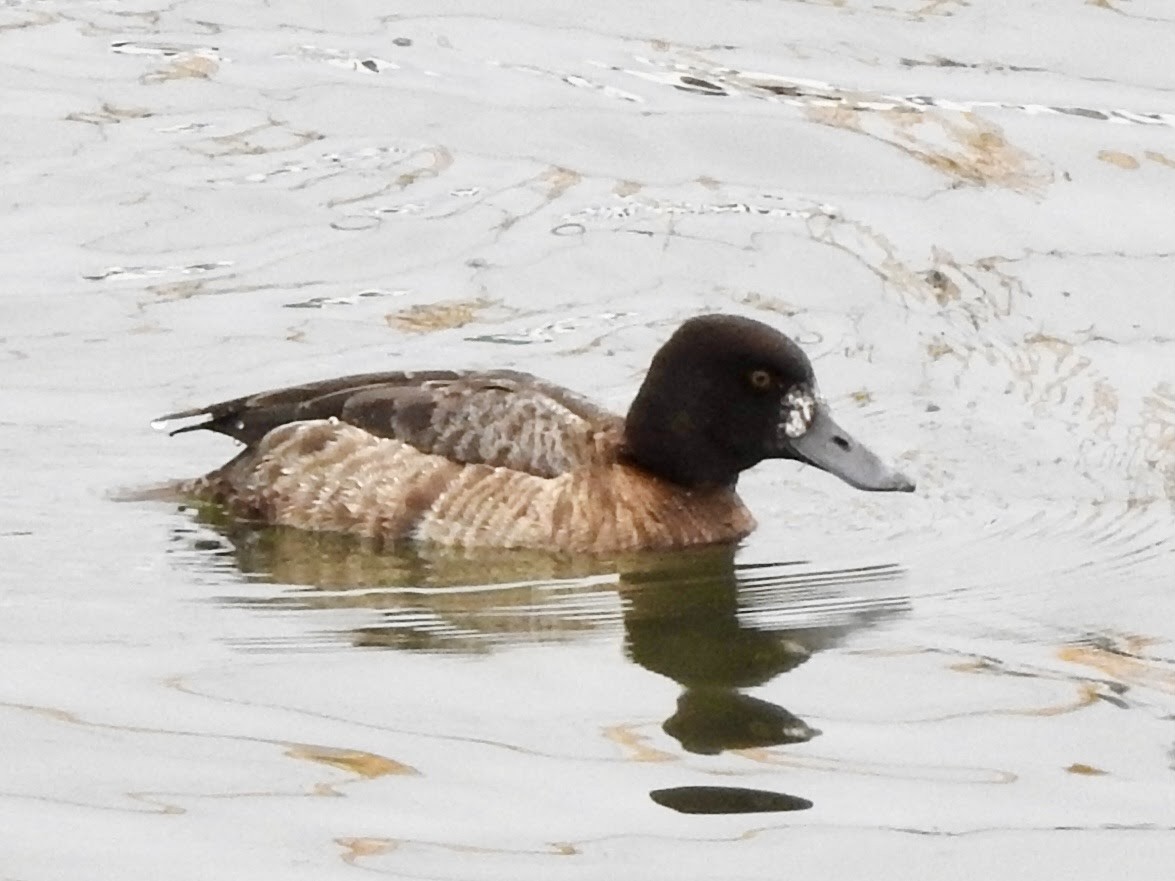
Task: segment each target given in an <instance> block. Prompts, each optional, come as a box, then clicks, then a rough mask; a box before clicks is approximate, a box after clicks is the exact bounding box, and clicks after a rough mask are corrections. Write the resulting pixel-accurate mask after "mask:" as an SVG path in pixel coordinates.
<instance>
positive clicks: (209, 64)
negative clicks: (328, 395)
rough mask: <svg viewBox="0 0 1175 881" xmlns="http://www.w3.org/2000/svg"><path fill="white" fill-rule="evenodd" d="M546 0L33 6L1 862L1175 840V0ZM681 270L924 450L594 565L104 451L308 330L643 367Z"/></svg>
mask: <svg viewBox="0 0 1175 881" xmlns="http://www.w3.org/2000/svg"><path fill="white" fill-rule="evenodd" d="M553 6H554V4H551V3H548V2H542V3H539V2H533V3H527V2H512V3H510V4H507V6H506V7H505V8H499V9H496V10H495V11H494V12H493V13H492V15H491V14H487V13H486V11H485V4H462V3H440V4H438V3H428V4H414V3H411V4H396V5H388V4H377V3H371V2H362V0H356V2H351V3H346V4H319V3H293V2H291V3H283V4H274V5H269V6H265V5H261V4H253V3H215V2H198V0H193V2H178V3H173V4H170V5H161V4H158V3H152V2H142V3H127V2H115V0H108V2H89V3H65V2H52V0H46V2H37V3H28V2H25V3H22V2H8V3H4V4H2V5H0V74H2V80H0V81H2V82H3V84H4V85H3V92H2V95H3V98H2V103H0V124H2V131H3V135H2V137H0V175H2V176H3V187H2V190H0V192H2V193H3V196H4V199H5V204H6V205H7V210H6V211H4V212H3V214H2V215H0V224H2V225H3V226H2V228H0V232H2V235H0V255H2V265H3V267H4V270H3V273H4V274H3V278H4V284H3V285H2V286H0V376H2V377H3V378H2V380H0V396H2V397H0V401H2V404H3V414H4V415H3V416H0V452H2V453H3V456H4V461H5V462H7V463H8V464H7V467H6V468H5V469H4V471H3V475H4V480H3V481H0V502H2V504H0V579H2V586H0V666H2V668H3V669H4V670H5V671H6V675H5V676H3V677H0V716H2V728H0V732H2V733H0V751H2V752H3V755H4V761H3V762H0V830H3V831H2V832H0V877H3V878H12V879H20V881H29V879H38V881H40V879H74V878H78V877H118V878H122V879H132V878H144V879H148V878H149V879H157V878H159V877H168V878H173V879H183V878H208V877H247V878H253V879H260V878H268V877H280V878H282V879H283V881H291V879H296V878H303V877H304V878H314V879H322V878H324V877H333V876H335V875H337V876H339V877H343V876H348V877H350V876H354V874H355V872H356V870H357V869H364V870H367V871H371V872H378V873H381V874H385V875H389V876H392V877H407V878H501V879H510V881H519V879H527V878H536V879H553V878H634V879H635V878H639V879H655V878H669V877H673V878H681V877H695V876H697V875H698V874H701V873H702V872H704V873H705V874H707V875H709V876H713V877H731V878H778V877H780V876H781V875H783V874H784V873H786V874H789V875H795V874H807V875H808V876H817V877H818V876H823V877H829V878H837V879H840V878H870V879H875V878H879V877H881V878H889V877H892V878H909V877H936V878H990V877H993V876H996V877H1003V878H1021V877H1023V878H1042V877H1070V878H1101V877H1106V876H1108V875H1111V874H1112V875H1114V876H1122V877H1130V878H1156V879H1157V878H1166V877H1168V876H1169V872H1170V870H1169V866H1170V865H1171V864H1172V863H1175V797H1173V796H1172V792H1175V787H1173V783H1175V780H1173V776H1175V770H1173V766H1175V725H1173V723H1172V719H1173V718H1175V590H1173V585H1172V580H1173V579H1172V572H1173V571H1175V542H1173V540H1172V527H1173V524H1175V501H1173V500H1175V367H1173V366H1172V365H1175V357H1173V356H1175V308H1173V307H1172V303H1173V302H1175V273H1173V272H1172V230H1173V229H1175V209H1173V208H1172V206H1173V205H1175V97H1173V95H1175V65H1172V64H1171V63H1170V54H1171V48H1170V47H1171V46H1173V45H1175V11H1173V10H1172V9H1170V8H1169V4H1167V3H1164V2H1162V0H1101V2H1096V3H1092V2H1091V3H1084V4H1081V3H1073V4H1055V3H1054V4H1049V3H1038V4H1025V3H1013V2H996V0H975V2H972V3H970V4H965V3H961V2H934V0H930V2H928V0H920V2H904V0H899V2H895V3H891V4H889V5H887V6H876V5H873V4H866V3H860V2H855V0H846V2H837V3H822V4H821V3H804V2H770V3H769V2H759V3H752V2H739V0H714V2H707V3H692V4H688V5H685V6H682V5H676V6H670V5H668V4H657V5H655V6H654V5H652V4H646V5H645V6H647V7H648V8H647V9H646V8H636V7H635V6H634V5H633V4H621V3H603V4H599V3H597V4H594V5H592V6H591V7H590V8H589V7H586V6H583V5H582V4H581V5H577V6H570V5H568V6H566V7H565V8H564V9H562V10H561V11H560V10H557V9H554V8H552V7H553ZM703 310H722V311H733V312H741V313H744V314H749V315H753V316H756V317H759V318H761V319H764V320H767V321H770V322H772V323H773V324H775V325H776V326H777V327H779V328H780V329H782V330H784V331H786V332H788V333H790V334H792V335H793V336H795V337H796V338H797V339H798V340H799V341H800V342H801V343H802V344H803V345H804V346H805V347H806V348H807V350H808V351H809V353H810V354H811V355H812V356H813V358H814V361H815V365H816V370H817V374H818V376H819V378H820V380H821V383H822V387H823V391H824V392H825V393H826V394H827V396H828V397H829V398H830V400H831V401H832V402H833V404H834V406H835V408H836V412H837V414H838V418H839V419H840V421H841V422H842V423H843V424H844V425H845V427H846V428H848V429H849V430H851V431H853V432H854V433H855V434H856V435H857V436H859V437H860V438H861V439H862V440H864V441H866V442H867V443H869V444H870V445H872V446H873V447H875V448H876V449H877V450H878V452H880V453H881V454H882V455H883V456H885V457H888V458H891V459H893V460H895V461H897V462H898V463H899V464H901V466H902V467H903V468H904V469H906V470H908V471H910V472H911V473H913V474H914V475H915V476H916V477H917V478H918V482H919V489H918V492H917V493H916V494H914V495H913V496H894V495H865V494H859V493H855V492H854V491H852V490H851V489H849V488H848V487H846V486H844V485H843V484H840V483H838V482H836V481H834V480H833V479H831V478H829V477H827V476H826V475H822V474H819V473H816V472H813V471H811V470H803V469H801V468H799V467H798V466H795V465H792V464H785V463H769V464H766V465H763V466H760V467H759V468H757V469H755V470H754V471H753V472H751V473H750V474H749V475H747V477H746V478H745V479H744V481H743V485H742V490H743V494H744V497H745V498H746V500H747V501H748V503H749V504H750V506H751V507H752V509H753V510H754V511H755V513H756V515H757V517H758V519H759V521H760V524H761V526H760V529H759V531H758V532H756V533H755V534H754V535H753V536H752V537H751V538H750V539H749V540H748V541H747V542H746V543H745V544H744V546H743V547H741V548H740V549H739V550H738V553H737V555H736V556H735V558H734V560H733V561H730V560H721V559H718V560H715V559H713V558H708V557H707V558H704V559H701V558H699V559H695V558H694V557H690V556H688V555H687V556H686V557H684V558H681V559H674V558H670V559H668V560H656V561H649V560H644V561H632V560H628V561H620V562H619V563H616V564H610V565H605V566H586V565H585V564H583V562H582V561H550V560H535V559H526V560H517V559H515V560H509V561H501V560H491V561H485V560H480V561H474V562H470V561H464V560H461V559H459V558H453V557H450V556H447V555H437V554H435V553H432V552H429V551H422V552H414V553H408V554H405V555H403V556H400V557H394V558H388V557H378V556H374V555H371V554H365V553H363V552H362V550H361V549H358V548H355V547H353V546H348V545H347V544H346V543H338V542H331V541H326V542H320V541H317V540H307V539H306V537H304V536H297V535H290V534H289V533H282V532H278V533H255V532H251V531H248V530H238V529H232V528H230V527H228V526H225V525H223V524H222V525H220V526H213V525H210V524H207V523H205V522H203V521H202V520H201V519H200V518H199V517H197V516H196V514H195V513H194V512H191V511H179V510H175V509H174V507H171V506H167V505H161V504H145V503H138V504H128V503H117V502H114V501H112V500H111V497H112V495H113V494H115V493H117V491H119V490H120V489H122V488H126V487H138V486H143V485H146V484H150V483H153V482H157V481H159V480H161V479H164V478H170V477H179V476H189V475H192V474H195V473H198V472H200V471H202V470H205V469H207V468H208V467H211V466H212V465H214V464H218V463H219V462H220V461H222V460H223V459H224V458H225V457H227V456H228V455H229V454H230V453H231V445H230V444H228V443H227V442H224V441H223V440H222V439H217V438H212V437H208V438H199V437H195V436H191V435H188V436H185V437H183V438H177V439H175V440H168V439H166V438H165V437H163V436H161V435H159V434H156V433H153V432H151V430H150V429H149V427H148V423H149V421H150V420H151V419H152V418H153V417H155V416H158V415H159V414H161V413H163V412H167V411H169V410H172V409H175V408H177V407H180V406H185V405H188V404H192V403H202V402H206V401H211V400H216V399H219V398H222V397H227V396H229V395H233V394H237V393H243V392H247V391H252V390H255V389H261V388H266V387H271V386H275V385H281V384H287V383H291V382H295V381H299V380H306V379H316V378H321V377H326V376H330V375H335V374H342V373H351V372H360V371H365V370H374V369H391V368H396V367H411V366H419V367H427V366H450V365H453V366H470V367H490V366H502V367H514V368H518V369H523V370H529V371H532V372H535V373H539V374H542V375H543V376H546V377H548V378H550V379H553V380H556V381H559V382H563V383H565V384H567V385H569V386H571V387H573V388H575V389H577V390H579V391H581V392H584V393H588V394H590V395H592V396H594V397H595V398H597V399H599V400H600V401H602V402H605V403H607V404H609V405H611V406H614V407H616V408H617V409H623V408H624V407H625V406H626V405H627V402H628V400H629V398H630V396H631V394H632V393H633V391H634V390H635V387H636V384H637V383H638V381H639V378H640V376H641V375H642V373H643V370H644V368H645V365H646V364H647V362H648V359H649V357H650V355H651V353H652V351H653V350H654V349H655V348H656V346H657V345H658V344H659V343H660V341H662V340H663V339H664V338H665V337H666V335H667V334H668V333H669V332H670V331H671V329H672V328H673V327H674V326H676V324H678V323H679V322H680V321H681V320H682V319H683V318H685V317H687V316H689V315H691V314H695V313H697V312H699V311H703ZM683 569H684V570H685V571H684V574H683V572H682V571H681V570H683ZM667 570H668V571H669V574H666V573H667ZM699 572H700V573H702V575H701V576H699V575H698V573H699ZM650 580H651V582H652V583H650ZM695 787H711V789H708V790H705V791H703V792H702V793H701V794H700V795H699V794H698V792H697V790H696V789H692V788H695ZM731 789H734V790H738V791H736V792H735V793H733V794H732V793H731V792H730V791H729V790H731ZM739 791H741V792H739ZM748 791H753V792H751V794H748ZM807 803H810V807H808V806H807ZM667 805H675V806H676V807H678V808H683V807H684V808H687V809H705V810H727V811H731V810H736V809H740V808H743V809H745V808H747V807H760V808H763V807H774V808H780V807H788V808H793V809H795V808H798V809H795V810H788V811H785V812H769V813H749V814H738V813H728V814H708V815H705V816H693V815H688V814H683V813H680V812H678V810H674V809H672V807H670V806H667ZM699 806H700V807H699Z"/></svg>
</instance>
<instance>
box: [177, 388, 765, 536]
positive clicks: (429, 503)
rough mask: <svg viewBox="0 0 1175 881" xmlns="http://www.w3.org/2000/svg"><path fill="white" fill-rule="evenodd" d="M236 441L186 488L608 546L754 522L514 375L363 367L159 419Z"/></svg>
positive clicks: (386, 522) (335, 517) (596, 414)
mask: <svg viewBox="0 0 1175 881" xmlns="http://www.w3.org/2000/svg"><path fill="white" fill-rule="evenodd" d="M201 415H203V416H207V417H208V418H207V420H206V421H204V422H202V423H199V424H198V425H193V426H190V428H186V429H181V430H191V429H194V428H206V429H209V430H212V431H217V432H220V433H223V434H227V435H230V436H232V437H235V438H236V439H238V440H241V441H243V442H244V443H245V444H246V445H247V446H246V449H245V450H244V451H243V452H242V453H241V454H240V455H239V456H237V457H236V458H235V459H233V460H232V461H231V462H229V463H228V464H226V465H225V466H224V467H222V468H219V469H217V470H216V471H213V472H211V473H210V474H208V475H205V476H204V477H201V478H197V479H196V480H193V481H189V482H187V483H186V484H184V485H183V486H182V490H183V491H184V492H186V493H190V494H193V495H196V496H198V497H201V498H205V499H209V500H213V501H216V502H218V503H221V504H223V505H225V506H226V507H227V508H228V509H229V510H230V511H231V512H232V513H234V514H235V515H237V516H241V517H246V518H249V519H255V520H261V521H263V522H268V523H276V524H283V525H288V526H294V527H298V528H303V529H314V530H324V531H338V532H349V533H354V534H358V535H364V536H370V537H374V538H378V539H382V540H389V541H395V540H397V539H402V538H414V539H420V540H425V541H436V542H440V543H443V544H453V545H465V546H485V547H537V548H548V549H552V550H567V551H589V552H597V553H599V552H614V551H620V550H631V549H636V548H641V547H667V546H675V545H681V544H696V543H702V542H712V541H725V540H730V539H732V538H738V537H739V536H741V535H745V534H746V533H747V532H749V531H750V529H751V528H752V527H753V521H751V519H750V516H749V514H747V513H746V511H745V509H744V508H743V507H742V505H741V503H739V502H738V500H737V498H736V497H735V496H734V494H733V492H731V491H729V490H714V491H709V492H704V493H691V492H688V491H685V490H682V489H680V488H677V487H673V486H671V485H666V484H665V483H664V482H663V481H660V480H657V479H656V478H652V477H651V476H649V475H647V474H646V473H644V472H642V471H639V470H637V469H634V468H631V467H629V466H627V465H624V464H622V463H620V462H619V451H620V445H621V438H622V428H623V423H622V420H621V419H620V418H619V417H617V416H615V415H614V414H611V413H609V412H607V411H605V410H603V409H601V408H599V407H597V406H595V405H594V404H592V403H591V402H589V401H587V400H586V399H584V398H582V397H580V396H578V395H575V394H573V393H572V392H569V391H568V390H566V389H564V388H561V387H559V386H555V385H553V384H551V383H547V382H544V381H542V380H539V379H536V378H535V377H533V376H530V375H528V374H523V373H515V372H507V371H496V372H491V373H457V372H448V371H435V372H428V373H382V374H363V375H359V376H353V377H344V378H342V379H338V380H329V381H326V382H321V383H311V384H307V385H302V386H294V387H291V388H287V389H279V390H276V391H272V392H264V393H261V394H257V395H251V396H248V397H244V398H238V399H235V400H232V401H226V402H224V403H221V404H215V405H212V406H210V407H205V408H198V409H195V410H189V411H185V412H184V413H177V414H173V415H172V416H170V417H165V419H174V418H186V417H193V416H201Z"/></svg>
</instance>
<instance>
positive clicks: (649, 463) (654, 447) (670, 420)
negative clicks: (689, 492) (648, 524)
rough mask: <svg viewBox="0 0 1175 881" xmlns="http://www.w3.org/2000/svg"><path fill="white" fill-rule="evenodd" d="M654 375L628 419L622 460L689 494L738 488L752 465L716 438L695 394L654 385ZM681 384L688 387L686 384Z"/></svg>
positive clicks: (647, 381) (645, 386)
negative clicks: (705, 490)
mask: <svg viewBox="0 0 1175 881" xmlns="http://www.w3.org/2000/svg"><path fill="white" fill-rule="evenodd" d="M655 378H656V377H655V376H654V374H653V372H652V371H650V373H649V376H648V377H647V378H646V380H645V384H644V385H643V386H641V390H640V391H639V392H638V393H637V396H636V398H635V399H634V400H633V402H632V406H631V407H630V408H629V411H628V416H627V417H625V420H624V445H623V448H622V452H621V458H622V459H623V460H624V461H625V462H627V463H629V464H632V465H635V466H637V467H638V468H641V469H643V470H645V471H648V472H649V473H651V474H654V475H656V476H658V477H661V478H664V479H665V480H668V481H670V482H672V483H675V484H677V485H678V486H682V487H686V488H687V489H701V488H706V487H729V488H732V489H733V488H734V485H735V484H736V483H737V482H738V475H739V473H740V472H741V471H742V470H743V469H744V468H746V467H748V464H749V463H743V462H737V461H734V457H733V456H732V455H731V451H730V450H729V449H728V448H727V447H725V446H724V445H723V444H721V443H718V442H717V441H716V440H715V439H714V438H715V434H716V430H715V429H716V426H712V425H709V424H708V423H707V421H706V419H705V417H704V414H703V412H702V411H701V409H700V408H699V407H698V406H697V405H696V403H695V402H696V401H697V397H696V390H693V392H694V394H690V393H688V392H686V391H685V390H684V389H683V388H682V386H679V385H677V384H676V383H675V384H673V385H670V386H669V387H666V384H665V383H651V382H650V380H654V379H655ZM682 385H688V383H683V384H682Z"/></svg>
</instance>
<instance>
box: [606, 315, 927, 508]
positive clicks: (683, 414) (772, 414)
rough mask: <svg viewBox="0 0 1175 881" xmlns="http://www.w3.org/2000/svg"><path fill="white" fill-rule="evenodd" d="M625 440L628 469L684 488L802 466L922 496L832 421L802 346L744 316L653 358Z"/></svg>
mask: <svg viewBox="0 0 1175 881" xmlns="http://www.w3.org/2000/svg"><path fill="white" fill-rule="evenodd" d="M624 433H625V455H626V457H627V458H628V460H629V461H631V462H633V463H634V464H636V465H638V466H640V467H641V468H644V469H645V470H647V471H650V472H653V473H654V474H658V475H660V476H662V477H664V478H666V479H668V480H671V481H673V482H674V483H677V484H680V485H682V486H688V487H700V486H717V485H733V484H734V482H735V481H736V480H737V479H738V475H739V473H740V472H742V471H745V470H746V469H747V468H750V467H751V466H752V465H755V464H756V463H758V462H761V461H762V460H763V459H798V460H799V461H801V462H806V463H807V464H809V465H814V466H815V467H817V468H820V469H822V470H824V471H827V472H829V473H830V474H835V475H836V476H837V477H839V478H840V479H841V480H843V481H845V482H846V483H848V484H850V485H852V486H855V487H857V488H858V489H864V490H880V491H899V492H909V491H910V490H913V489H914V483H913V481H911V480H910V479H909V478H908V477H906V476H905V475H903V474H901V473H899V472H898V471H895V470H894V469H893V468H891V467H889V466H887V465H885V464H884V463H883V462H882V461H881V460H880V459H878V458H877V456H876V455H875V454H874V453H873V452H872V451H871V450H869V449H868V448H867V447H865V446H864V445H862V444H860V443H859V442H857V441H856V440H854V439H853V438H852V437H851V436H850V435H849V434H848V433H847V432H846V431H844V429H842V428H841V427H840V426H839V425H837V424H836V422H834V421H833V419H832V416H831V415H830V414H829V412H828V406H827V404H825V403H824V401H823V400H821V398H820V397H819V396H818V395H817V394H816V378H815V376H814V374H813V373H812V365H811V363H810V362H809V361H808V357H807V355H805V354H804V352H803V350H802V349H801V348H800V347H799V346H798V345H796V344H795V343H794V342H792V341H791V340H790V339H788V338H787V337H786V336H784V335H783V334H782V333H780V332H779V331H777V330H775V328H773V327H771V326H769V325H767V324H764V323H762V322H761V321H755V320H753V319H750V318H742V317H739V316H735V315H702V316H699V317H697V318H691V319H690V320H689V321H687V322H685V324H683V325H682V326H681V327H679V328H678V329H677V331H676V332H675V333H674V334H673V336H672V337H670V338H669V341H668V342H667V343H665V345H664V346H662V347H661V349H660V351H658V352H657V354H656V355H655V356H654V358H653V363H652V364H651V365H650V367H649V372H648V375H647V376H646V377H645V381H644V384H643V385H642V386H641V389H640V391H639V392H638V393H637V396H636V399H635V400H634V401H633V402H632V407H631V408H630V409H629V411H628V417H627V418H626V420H625V429H624Z"/></svg>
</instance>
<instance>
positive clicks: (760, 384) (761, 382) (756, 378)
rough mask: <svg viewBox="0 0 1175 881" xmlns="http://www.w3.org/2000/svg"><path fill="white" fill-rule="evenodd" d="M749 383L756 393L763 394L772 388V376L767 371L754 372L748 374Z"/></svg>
mask: <svg viewBox="0 0 1175 881" xmlns="http://www.w3.org/2000/svg"><path fill="white" fill-rule="evenodd" d="M747 382H749V383H750V384H751V388H753V389H754V390H755V391H759V392H763V391H766V390H767V389H769V388H771V374H770V373H768V372H767V371H766V370H752V371H751V372H750V373H748V374H747Z"/></svg>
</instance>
